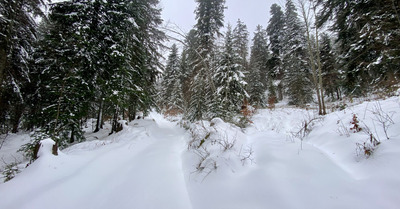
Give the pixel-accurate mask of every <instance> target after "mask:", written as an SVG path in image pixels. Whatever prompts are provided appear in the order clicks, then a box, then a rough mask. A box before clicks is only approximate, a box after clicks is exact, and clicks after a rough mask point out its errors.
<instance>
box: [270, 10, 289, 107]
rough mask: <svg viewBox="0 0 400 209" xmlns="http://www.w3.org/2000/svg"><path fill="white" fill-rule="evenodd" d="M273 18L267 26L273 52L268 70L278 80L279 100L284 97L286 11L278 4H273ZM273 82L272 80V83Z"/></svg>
mask: <svg viewBox="0 0 400 209" xmlns="http://www.w3.org/2000/svg"><path fill="white" fill-rule="evenodd" d="M270 14H271V19H270V20H269V22H268V26H267V29H266V31H267V35H268V37H269V50H270V51H271V52H272V55H271V58H270V59H269V60H268V63H267V65H268V72H269V77H270V79H274V80H276V81H277V82H278V86H277V91H278V95H277V96H278V98H277V99H279V100H282V99H283V86H282V84H283V83H282V80H283V77H284V71H283V68H282V47H283V37H284V31H283V27H284V25H285V20H284V18H285V17H284V13H283V12H282V9H281V7H280V6H278V5H277V4H273V5H272V6H271V11H270ZM270 84H271V85H272V84H273V83H272V82H271V83H270Z"/></svg>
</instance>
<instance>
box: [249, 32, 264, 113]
mask: <svg viewBox="0 0 400 209" xmlns="http://www.w3.org/2000/svg"><path fill="white" fill-rule="evenodd" d="M268 59H269V53H268V46H267V39H266V34H265V31H264V30H263V28H262V26H261V25H258V26H257V29H256V32H255V33H254V37H253V44H252V46H251V54H250V66H249V76H248V78H247V83H248V92H249V93H250V103H251V104H252V105H255V106H259V107H263V106H264V105H265V104H266V102H267V101H266V98H265V91H266V84H267V61H268Z"/></svg>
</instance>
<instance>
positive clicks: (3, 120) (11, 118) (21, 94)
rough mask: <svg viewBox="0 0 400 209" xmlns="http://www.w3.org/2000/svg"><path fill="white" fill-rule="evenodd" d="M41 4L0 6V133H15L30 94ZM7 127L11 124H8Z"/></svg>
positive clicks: (31, 0) (7, 1)
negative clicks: (37, 19) (10, 130)
mask: <svg viewBox="0 0 400 209" xmlns="http://www.w3.org/2000/svg"><path fill="white" fill-rule="evenodd" d="M43 4H44V2H43V1H41V0H27V1H15V0H3V1H1V2H0V126H2V127H1V130H0V132H3V131H5V132H7V131H9V130H8V126H9V125H11V126H12V132H17V131H18V127H19V124H20V121H21V117H22V115H23V113H24V112H25V108H26V105H27V101H26V99H27V97H29V95H30V94H31V93H32V89H31V88H30V87H29V86H30V80H31V79H30V71H31V63H32V62H31V60H32V57H31V56H32V52H33V44H34V42H35V40H36V33H37V24H36V22H35V20H34V19H33V15H34V16H37V15H39V16H41V17H44V14H43V13H42V10H41V6H43ZM9 123H11V124H9Z"/></svg>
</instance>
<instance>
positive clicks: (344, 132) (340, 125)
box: [336, 119, 350, 137]
mask: <svg viewBox="0 0 400 209" xmlns="http://www.w3.org/2000/svg"><path fill="white" fill-rule="evenodd" d="M336 124H337V125H338V128H337V129H336V132H337V133H338V134H339V135H340V136H346V137H350V131H349V129H348V127H346V126H345V125H344V124H343V121H342V120H341V119H339V120H338V121H337V122H336Z"/></svg>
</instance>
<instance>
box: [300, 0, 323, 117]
mask: <svg viewBox="0 0 400 209" xmlns="http://www.w3.org/2000/svg"><path fill="white" fill-rule="evenodd" d="M300 3H301V9H302V13H303V18H304V22H305V24H306V26H305V27H306V33H307V36H306V38H307V49H308V56H309V60H310V67H311V69H312V77H313V81H314V85H315V88H316V90H317V98H318V113H319V115H322V114H324V113H323V110H322V109H323V107H322V101H321V99H322V98H321V97H322V96H321V93H322V89H321V88H320V82H318V79H317V70H316V67H315V64H316V63H315V57H314V51H319V49H318V47H317V49H314V47H312V43H311V36H310V25H309V20H308V14H307V12H306V8H305V5H304V2H300ZM317 35H318V34H317Z"/></svg>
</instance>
